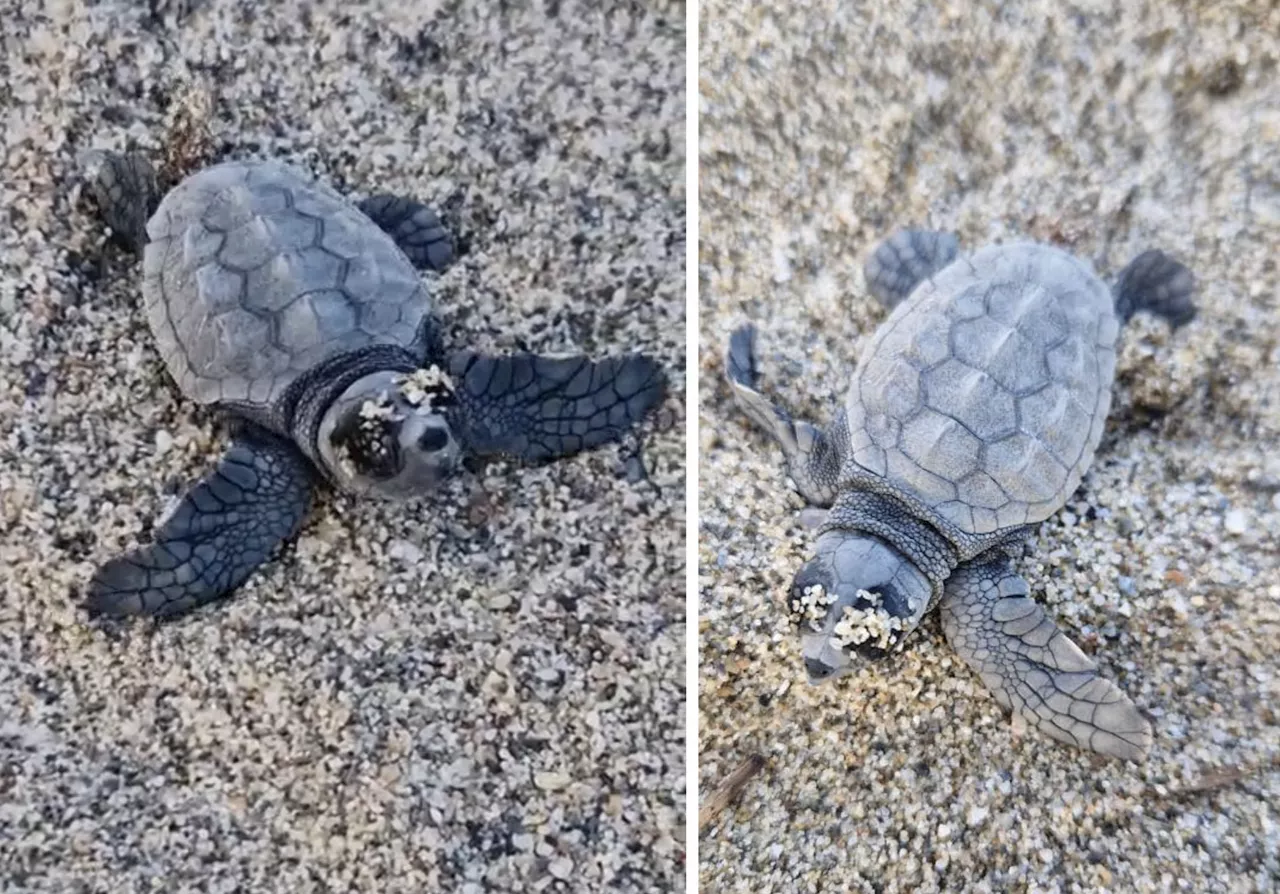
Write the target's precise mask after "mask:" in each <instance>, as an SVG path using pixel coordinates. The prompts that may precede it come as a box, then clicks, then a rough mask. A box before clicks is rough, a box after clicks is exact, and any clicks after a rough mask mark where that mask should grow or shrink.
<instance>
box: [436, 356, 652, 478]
mask: <svg viewBox="0 0 1280 894" xmlns="http://www.w3.org/2000/svg"><path fill="white" fill-rule="evenodd" d="M449 374H450V376H451V377H452V379H453V388H454V394H455V397H456V399H457V401H458V409H457V416H458V419H457V422H458V425H457V430H458V431H459V434H460V440H461V441H462V444H463V445H464V447H465V448H466V449H468V450H469V451H470V452H472V453H474V454H476V455H479V456H511V457H515V458H517V459H522V460H526V461H529V462H542V461H547V460H553V459H558V458H560V457H564V456H571V455H572V454H575V453H579V452H581V451H583V450H590V449H591V448H593V447H598V446H600V445H602V444H607V443H609V442H611V441H616V440H618V439H619V438H620V437H622V435H623V434H624V433H626V432H627V430H628V429H630V428H631V427H632V426H634V425H635V424H636V423H638V422H639V421H640V420H641V419H643V418H644V416H645V414H646V413H647V412H648V411H649V410H650V409H651V408H652V407H653V406H655V405H656V404H657V403H658V402H659V401H660V400H662V396H663V393H664V392H665V389H666V377H665V376H664V375H663V373H662V369H661V368H660V367H659V366H658V364H657V362H656V361H654V360H653V359H652V358H650V357H646V356H645V355H643V354H626V355H622V356H619V357H608V358H606V359H604V360H591V359H589V358H587V357H584V356H555V357H551V356H540V355H537V354H511V355H508V356H501V357H494V356H487V355H484V354H476V353H473V352H470V351H466V352H461V353H458V354H454V355H453V356H452V357H450V358H449Z"/></svg>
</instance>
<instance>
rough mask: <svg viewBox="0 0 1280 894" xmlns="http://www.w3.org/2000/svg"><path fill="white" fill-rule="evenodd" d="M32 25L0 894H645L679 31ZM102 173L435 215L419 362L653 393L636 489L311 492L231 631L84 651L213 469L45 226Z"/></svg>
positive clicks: (17, 17)
mask: <svg viewBox="0 0 1280 894" xmlns="http://www.w3.org/2000/svg"><path fill="white" fill-rule="evenodd" d="M36 6H37V7H38V8H39V9H40V11H39V12H37V11H34V10H33V7H32V5H31V4H26V3H20V2H12V0H10V2H3V3H0V19H3V21H4V22H5V29H4V30H5V34H4V36H3V37H0V45H2V51H0V115H2V116H3V118H2V122H3V126H2V127H0V159H2V160H3V166H4V167H3V176H2V177H0V221H2V222H3V226H2V227H0V531H2V532H3V534H0V592H2V593H3V600H2V601H0V891H4V892H24V894H26V892H59V894H63V892H77V891H85V892H87V891H108V890H109V891H119V892H126V891H160V890H165V891H170V890H201V891H214V892H217V891H222V892H231V891H380V892H385V891H406V892H408V891H413V892H421V891H457V892H466V894H480V892H485V891H543V890H545V891H581V892H587V891H600V890H604V889H609V890H619V891H636V892H640V891H644V892H654V891H656V892H666V891H675V890H681V889H682V888H683V878H684V843H683V842H684V812H685V811H684V787H685V766H684V747H685V732H684V702H685V687H684V636H685V630H686V626H685V610H684V567H685V562H684V552H685V534H684V530H685V510H684V476H685V473H684V436H683V430H684V410H683V397H684V381H683V370H684V356H685V353H684V351H685V349H684V325H685V324H684V302H685V297H684V270H685V247H684V233H685V194H684V192H685V190H684V182H685V180H684V177H685V174H684V169H685V158H684V145H685V144H684V122H685V84H684V58H685V53H684V43H685V35H684V18H685V13H684V9H683V6H681V5H679V4H664V3H649V4H644V5H643V6H642V7H641V6H620V7H618V8H617V9H615V10H613V11H611V12H609V13H607V14H605V13H603V12H600V11H598V9H597V6H596V5H595V4H575V3H567V2H566V3H557V2H552V3H545V4H537V5H536V8H535V7H533V6H530V7H529V8H526V7H525V6H524V5H522V4H510V5H508V4H469V3H426V4H391V3H383V4H376V3H375V4H351V3H346V4H322V3H313V2H307V0H291V2H287V3H272V4H244V3H233V2H200V3H164V2H161V3H152V4H131V3H103V4H97V5H94V6H93V7H92V8H89V9H86V8H84V5H82V4H79V3H69V2H54V3H47V4H37V5H36ZM149 8H150V10H151V11H149ZM126 145H133V146H136V147H138V148H141V149H143V150H145V151H147V152H150V153H153V157H154V158H156V159H157V161H158V162H159V163H161V164H163V165H165V166H167V169H168V170H171V171H181V170H187V169H190V168H191V167H193V166H198V165H201V164H204V163H207V162H210V161H214V160H221V159H225V158H251V157H269V156H279V157H282V158H285V159H288V160H291V161H293V162H295V163H298V164H303V165H308V166H310V167H311V168H312V169H314V170H315V171H317V172H318V173H319V174H320V175H321V176H323V177H324V178H326V179H327V181H328V182H330V183H331V184H333V185H335V186H336V187H338V188H339V189H341V190H343V191H345V192H347V193H349V194H352V195H355V196H363V195H368V194H371V193H373V192H379V191H390V192H400V193H405V194H409V195H414V196H417V197H419V198H421V199H423V200H426V201H429V202H431V203H434V204H436V205H438V206H439V207H440V208H442V209H443V212H444V214H445V217H446V219H447V222H448V223H449V224H450V226H451V227H453V228H454V230H455V232H457V233H458V235H459V243H460V246H461V250H462V253H463V256H462V258H461V260H460V262H459V263H458V264H457V265H456V266H455V267H454V268H453V269H451V270H450V271H448V272H447V273H446V274H445V275H444V276H443V277H442V278H441V279H440V281H439V283H438V288H437V292H436V294H437V297H438V300H439V306H440V312H441V315H442V317H443V319H444V322H445V327H446V332H447V337H448V339H449V341H450V344H451V345H454V346H463V345H472V346H476V347H479V348H482V349H489V350H511V349H515V348H517V347H520V346H526V347H528V348H530V349H533V350H539V351H586V352H590V353H592V354H596V355H602V354H606V353H610V352H617V351H622V350H628V349H643V350H646V351H649V352H652V353H654V354H656V355H657V356H658V357H659V358H660V360H661V361H662V362H663V363H664V364H665V365H666V367H667V369H668V370H669V371H670V378H671V396H670V399H669V400H668V402H667V404H666V405H665V406H664V407H662V408H661V412H660V413H658V414H657V416H655V418H654V421H653V423H652V424H651V425H649V427H648V428H649V432H648V438H647V447H646V451H645V461H646V463H647V465H648V469H649V480H648V482H645V483H640V484H632V483H628V482H627V480H625V477H623V476H622V474H621V470H622V466H623V463H622V460H621V459H620V457H619V451H618V450H617V449H616V448H613V447H610V448H607V449H603V450H601V451H599V452H596V453H594V454H592V455H589V456H584V457H579V458H576V459H574V460H571V461H568V462H564V463H560V464H556V465H552V466H549V467H545V468H540V469H519V468H515V467H511V466H497V467H491V468H490V469H489V470H488V471H486V472H485V473H484V475H483V476H476V475H471V476H466V477H463V478H461V479H459V480H457V481H455V482H453V483H452V484H451V485H449V486H448V487H447V488H446V489H445V490H444V491H443V492H442V493H441V494H440V495H438V496H437V497H435V498H433V499H430V500H423V501H419V502H417V503H414V504H411V505H407V506H392V505H378V504H373V503H360V502H357V501H354V500H350V499H345V498H336V497H332V496H329V497H326V498H324V499H323V500H322V501H321V504H320V505H319V507H318V508H317V510H316V511H315V513H314V514H313V516H312V517H311V519H310V521H309V523H308V524H307V526H306V527H305V528H304V530H303V531H302V533H301V536H300V537H298V538H297V540H296V542H295V543H293V544H291V545H289V546H288V547H287V548H286V549H285V550H284V552H283V555H282V556H281V557H279V558H278V559H277V560H276V561H274V562H272V563H271V564H269V565H268V566H266V567H265V568H263V569H262V570H261V571H260V572H259V573H258V574H255V575H254V576H253V578H252V579H251V580H250V581H249V583H248V584H247V585H246V586H245V587H244V588H243V589H242V590H241V591H240V592H239V593H238V594H237V595H236V596H235V597H234V598H233V599H232V600H230V601H229V602H227V603H224V604H220V605H217V606H213V607H210V608H209V609H207V610H204V611H201V612H198V613H197V614H195V615H193V616H190V617H187V618H184V619H182V620H180V621H177V622H174V623H170V624H166V625H163V626H156V625H153V624H150V623H146V622H142V623H136V624H132V625H127V626H125V627H122V628H103V627H96V626H91V625H89V624H87V618H86V616H85V615H84V614H83V612H82V611H81V610H80V609H79V608H78V606H77V599H78V596H79V593H80V592H81V588H82V587H83V585H84V583H85V582H86V581H87V580H88V578H89V576H90V574H91V573H92V571H93V568H94V567H95V566H96V565H97V564H98V563H99V562H101V561H103V560H105V559H107V558H109V557H110V556H112V555H114V554H116V553H117V552H119V551H121V550H123V549H125V548H128V547H130V546H132V545H133V544H134V543H136V542H137V538H138V537H139V536H140V535H144V534H145V532H146V531H147V530H148V529H149V526H150V525H151V523H152V520H153V519H154V518H155V517H156V516H157V514H158V513H159V512H160V511H161V510H162V509H163V508H164V506H165V505H166V503H167V502H168V500H169V499H170V497H171V496H172V495H173V494H175V493H177V492H180V491H181V490H183V489H184V488H185V486H186V484H187V483H188V482H190V481H192V480H193V479H195V478H197V477H199V476H200V475H202V474H203V472H204V470H205V469H207V468H208V467H209V466H210V465H211V464H212V463H213V462H214V461H215V459H216V457H217V456H218V455H219V454H220V453H221V451H222V449H223V447H224V446H225V443H226V442H225V439H224V438H223V435H222V434H221V433H220V432H219V431H218V429H217V428H216V426H215V425H214V423H213V420H212V419H211V418H210V417H209V416H208V415H207V414H201V413H197V412H194V411H193V407H192V406H191V404H190V403H189V402H187V401H185V400H184V399H182V398H181V397H180V396H179V395H178V394H177V392H176V389H174V388H173V387H172V384H171V382H170V381H169V380H168V378H167V375H166V374H165V373H164V371H163V368H162V366H161V364H160V361H159V358H158V356H157V354H156V353H155V351H154V349H153V347H152V343H151V338H150V334H149V332H148V330H147V328H146V323H145V320H144V317H143V314H142V311H141V308H140V305H139V302H138V289H139V283H140V270H139V265H138V263H137V261H136V260H135V259H131V258H129V257H127V256H125V255H124V254H123V253H122V252H120V251H119V250H117V249H116V248H114V247H113V246H109V245H107V244H106V241H105V239H104V234H103V230H102V227H101V226H100V225H99V224H98V223H97V222H96V220H95V218H94V217H93V216H92V215H91V214H90V213H89V212H88V208H87V205H86V203H85V201H83V199H82V198H81V196H80V189H79V186H78V185H77V180H76V171H75V158H76V154H77V153H78V152H80V151H81V150H84V149H87V148H90V147H104V148H117V149H119V148H123V147H125V146H126Z"/></svg>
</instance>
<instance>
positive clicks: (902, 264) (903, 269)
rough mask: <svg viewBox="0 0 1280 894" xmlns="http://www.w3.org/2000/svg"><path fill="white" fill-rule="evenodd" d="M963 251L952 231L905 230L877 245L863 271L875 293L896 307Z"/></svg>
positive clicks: (880, 300)
mask: <svg viewBox="0 0 1280 894" xmlns="http://www.w3.org/2000/svg"><path fill="white" fill-rule="evenodd" d="M959 251H960V242H959V240H958V239H956V237H955V236H954V235H952V234H951V233H940V232H937V231H936V230H901V231H899V232H897V233H894V234H893V235H892V236H890V237H889V238H888V239H886V240H885V241H884V242H881V243H880V244H879V245H878V246H876V249H875V251H873V252H872V253H871V257H869V258H867V263H866V264H865V265H864V266H863V269H862V273H863V277H864V278H865V279H866V281H867V288H868V289H869V290H870V291H871V294H872V295H874V296H875V298H876V300H878V301H879V302H880V303H881V304H883V305H884V306H885V307H887V308H889V309H890V310H892V309H893V308H895V307H897V306H898V305H899V304H900V303H901V302H902V300H903V299H904V298H906V297H907V296H908V295H910V294H911V293H912V292H913V291H915V288H916V286H918V285H920V283H921V282H923V281H924V280H925V279H927V278H928V277H930V276H932V275H933V274H935V273H937V272H938V271H939V270H941V269H942V268H943V267H946V266H947V265H948V264H950V263H951V262H952V261H954V260H955V259H956V254H957V253H958V252H959Z"/></svg>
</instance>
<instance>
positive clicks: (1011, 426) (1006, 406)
mask: <svg viewBox="0 0 1280 894" xmlns="http://www.w3.org/2000/svg"><path fill="white" fill-rule="evenodd" d="M1118 331H1119V321H1118V319H1117V317H1116V315H1115V310H1114V300H1113V298H1112V295H1111V291H1110V289H1108V288H1107V286H1106V285H1105V284H1104V283H1103V282H1102V281H1101V280H1100V279H1099V278H1098V277H1097V276H1096V275H1095V274H1094V273H1093V271H1092V270H1091V269H1090V268H1089V267H1088V266H1087V265H1086V264H1085V263H1083V262H1081V261H1079V260H1077V259H1076V258H1074V257H1072V256H1071V255H1069V254H1067V253H1065V252H1063V251H1060V250H1058V249H1056V248H1051V247H1049V246H1044V245H1035V244H1025V243H1024V244H1013V245H1003V246H993V247H989V248H985V249H982V250H980V251H978V252H976V253H975V254H973V255H971V256H969V257H967V258H960V259H957V260H956V261H954V262H953V263H952V264H950V265H949V266H947V267H946V268H944V269H943V270H941V271H939V272H938V273H937V274H935V275H934V276H933V277H932V278H931V279H929V280H926V281H925V282H923V283H921V284H920V285H919V286H918V287H917V288H916V289H915V291H914V292H912V293H911V295H910V296H909V297H908V298H907V299H906V300H905V301H903V302H902V303H901V304H900V305H898V307H897V308H896V309H895V310H894V312H893V313H892V314H891V315H890V316H889V318H888V319H887V320H886V321H885V323H884V324H883V325H882V326H881V327H880V329H879V330H878V331H877V332H876V334H875V336H874V337H873V339H872V341H871V345H870V349H869V351H868V352H867V354H866V355H865V356H864V358H863V359H862V362H861V363H860V364H859V365H858V369H857V371H856V373H855V374H854V380H853V383H852V385H851V387H850V391H849V394H848V397H847V400H846V412H847V414H848V423H849V436H850V439H851V441H852V443H851V445H850V446H851V454H850V455H851V458H852V460H853V461H854V462H855V463H857V465H858V466H860V467H861V469H864V470H866V471H869V472H871V473H872V474H874V475H877V476H881V477H883V478H884V479H886V480H887V482H888V483H889V484H891V485H892V486H893V487H894V488H895V489H898V490H900V491H903V492H905V493H906V494H908V495H910V496H913V497H915V498H917V499H919V500H920V501H922V502H923V503H924V504H925V505H927V506H929V507H932V508H933V510H934V511H935V512H937V513H938V514H939V515H940V516H941V517H942V518H944V519H946V520H947V521H949V522H951V523H952V524H954V525H955V526H956V527H958V528H959V529H960V530H961V531H963V532H966V533H969V534H990V533H992V532H996V531H1001V530H1004V529H1007V528H1011V527H1016V526H1019V525H1024V524H1034V523H1037V522H1040V521H1043V520H1044V519H1046V518H1048V517H1049V516H1050V515H1052V514H1053V513H1054V512H1056V511H1057V510H1058V509H1060V508H1061V507H1062V505H1063V504H1064V503H1065V502H1066V500H1067V498H1068V497H1070V495H1071V493H1072V492H1073V491H1074V490H1075V489H1076V487H1078V486H1079V484H1080V480H1081V478H1083V477H1084V473H1085V471H1086V470H1087V469H1088V467H1089V464H1090V463H1091V462H1092V461H1093V454H1094V451H1095V450H1096V449H1097V446H1098V442H1099V440H1101V438H1102V430H1103V425H1104V423H1105V420H1106V416H1107V411H1108V410H1109V408H1110V405H1111V385H1112V381H1113V379H1114V376H1115V363H1116V359H1115V342H1116V336H1117V333H1118Z"/></svg>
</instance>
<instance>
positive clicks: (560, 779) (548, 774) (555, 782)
mask: <svg viewBox="0 0 1280 894" xmlns="http://www.w3.org/2000/svg"><path fill="white" fill-rule="evenodd" d="M572 781H573V780H572V779H571V778H570V777H569V776H567V775H565V774H564V773H557V772H555V771H540V772H538V773H534V774H533V784H534V785H536V786H537V787H538V788H540V789H542V790H543V791H544V792H554V791H558V790H560V789H562V788H564V787H565V786H567V785H568V784H569V783H570V782H572Z"/></svg>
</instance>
